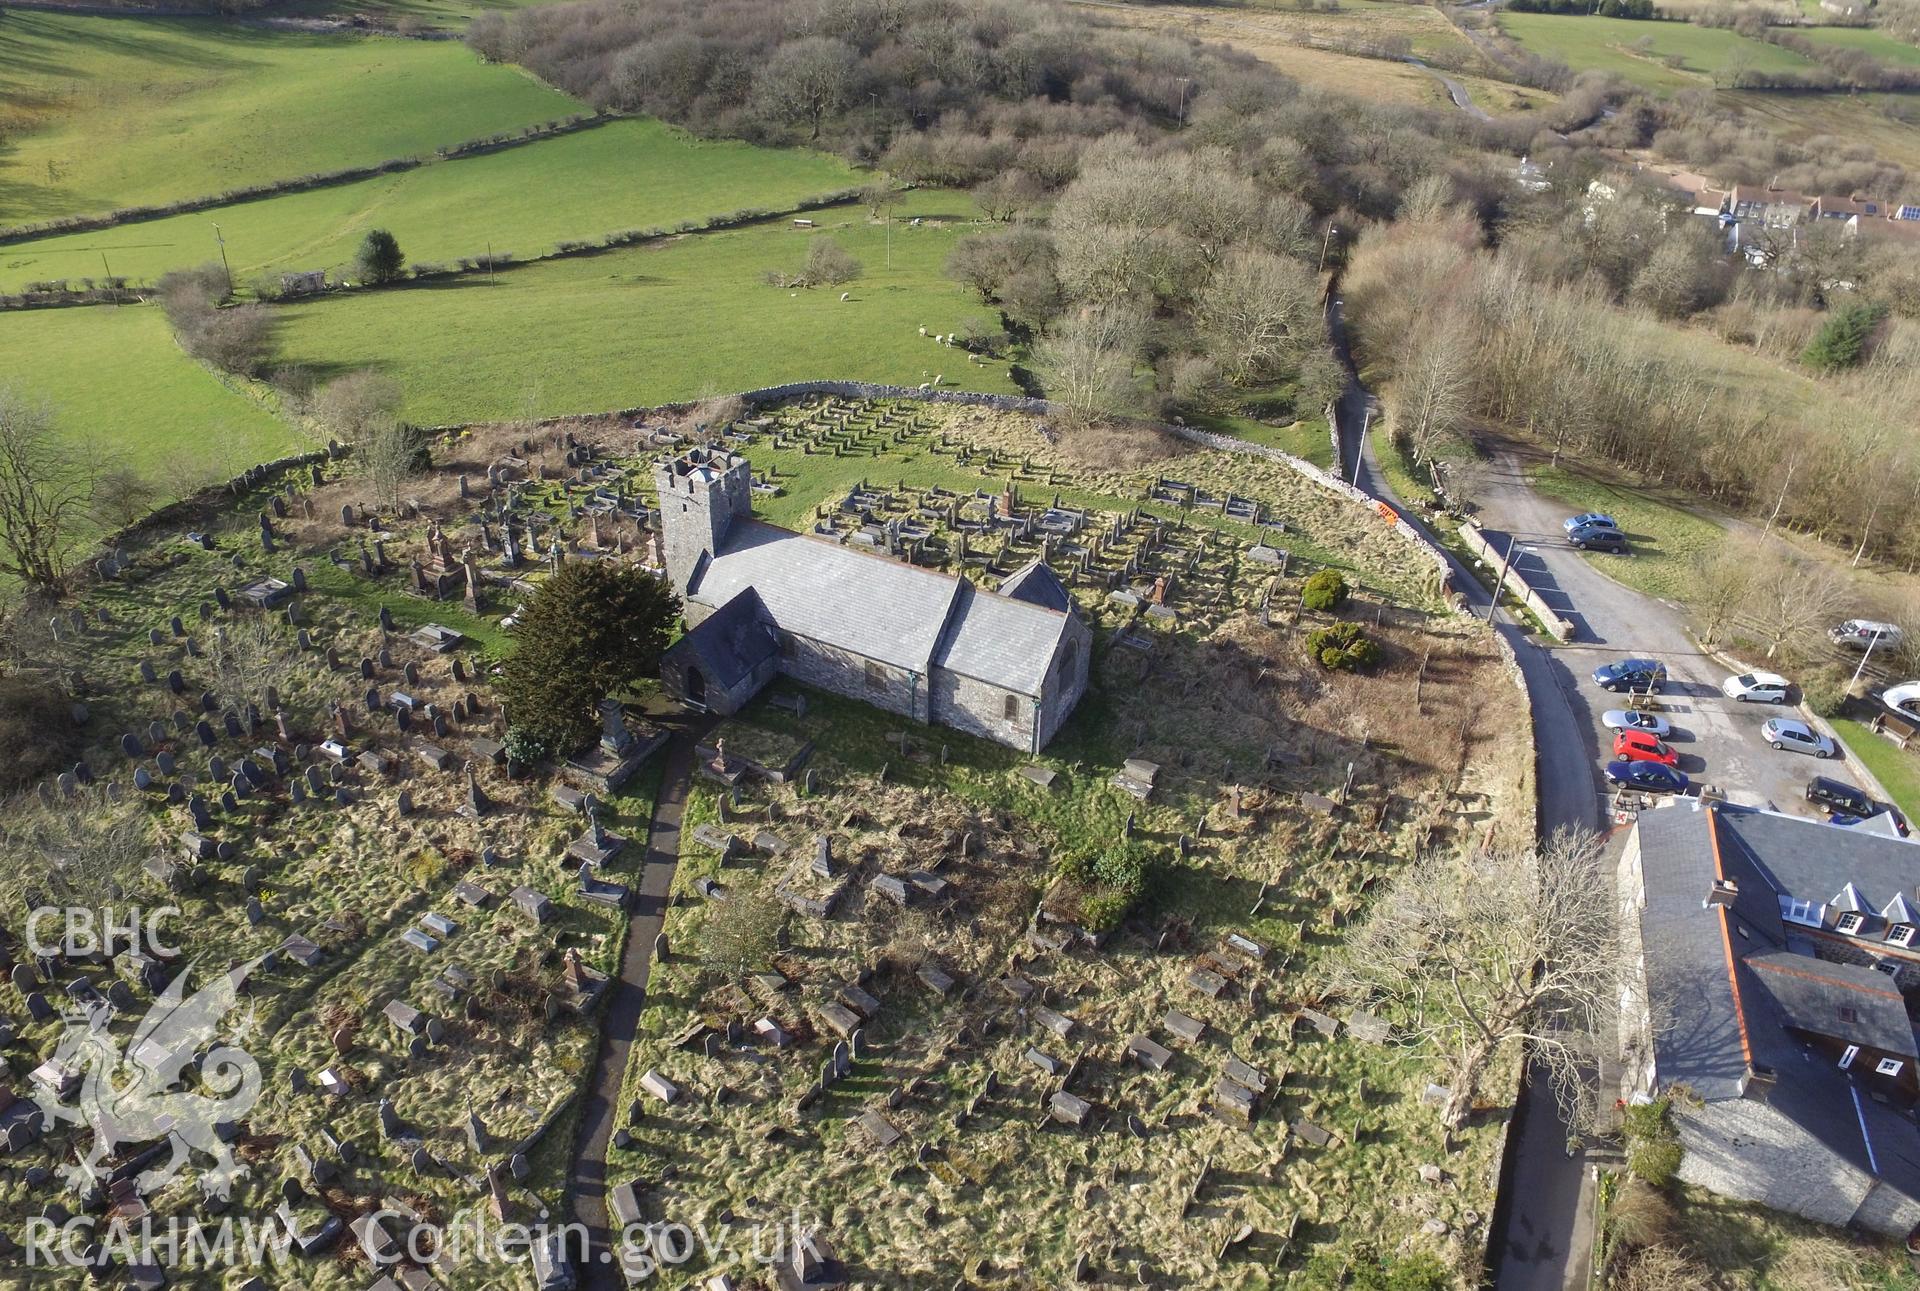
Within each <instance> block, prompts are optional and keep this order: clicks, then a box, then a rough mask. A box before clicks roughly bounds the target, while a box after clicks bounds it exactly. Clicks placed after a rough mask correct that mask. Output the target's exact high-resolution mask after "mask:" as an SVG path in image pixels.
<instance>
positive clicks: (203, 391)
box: [0, 306, 300, 496]
mask: <svg viewBox="0 0 1920 1291" xmlns="http://www.w3.org/2000/svg"><path fill="white" fill-rule="evenodd" d="M0 354H5V355H6V356H7V362H6V365H5V371H4V372H0V383H6V384H11V385H14V386H17V387H18V388H19V389H20V390H22V391H24V392H25V393H26V394H27V395H28V397H30V398H34V399H44V400H45V401H47V402H48V403H50V404H52V405H53V408H54V414H55V424H56V428H57V429H58V430H59V431H60V433H61V434H62V435H64V436H65V437H66V438H68V439H69V440H70V441H71V442H72V443H73V445H74V446H75V449H76V451H80V452H84V453H89V454H93V455H95V457H96V458H97V459H98V460H100V461H102V462H107V463H112V464H115V465H122V464H123V465H125V466H127V467H130V468H131V469H133V470H135V471H138V472H139V473H140V474H141V475H143V476H146V477H147V478H148V479H150V480H151V481H152V482H153V483H155V484H157V485H159V486H161V487H162V489H163V490H165V491H166V492H167V493H168V495H169V496H178V495H179V494H181V493H183V492H185V491H188V490H189V489H190V488H192V487H197V486H198V485H199V484H200V483H204V482H205V481H206V480H209V479H213V478H216V477H218V478H225V477H227V476H230V475H233V474H235V473H237V472H238V471H241V470H244V469H245V468H246V467H248V466H250V465H253V464H254V463H256V462H264V461H268V460H271V459H272V458H275V457H278V456H281V455H282V454H285V453H289V452H293V451H297V449H298V448H299V446H300V445H299V442H298V437H297V436H296V435H295V434H294V432H293V430H292V429H291V428H290V427H289V426H288V425H287V424H286V423H284V422H282V421H279V420H278V419H276V418H275V417H274V416H273V415H272V414H271V413H269V412H267V411H266V410H265V409H263V408H261V407H260V406H259V405H258V404H256V403H255V402H254V401H253V400H251V399H249V398H248V397H247V396H246V395H244V394H241V393H239V392H237V391H235V390H231V389H229V388H228V387H226V386H225V385H223V384H221V382H220V380H219V379H218V378H216V377H215V376H214V375H213V374H212V373H210V372H208V371H207V370H206V369H205V368H203V367H201V366H200V365H199V364H198V363H195V362H194V361H193V360H192V359H190V358H188V357H187V356H186V355H185V354H183V353H181V351H180V349H179V347H178V346H176V345H175V344H174V342H173V336H172V333H171V332H169V331H168V329H167V320H166V319H165V318H164V317H162V316H161V313H160V311H159V310H157V309H143V308H136V307H131V306H129V307H127V308H122V309H114V308H98V309H57V310H34V311H31V312H28V313H9V314H0Z"/></svg>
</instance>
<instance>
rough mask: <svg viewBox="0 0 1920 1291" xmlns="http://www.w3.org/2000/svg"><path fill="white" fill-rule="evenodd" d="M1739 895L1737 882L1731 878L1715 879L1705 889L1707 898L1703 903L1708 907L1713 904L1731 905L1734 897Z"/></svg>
mask: <svg viewBox="0 0 1920 1291" xmlns="http://www.w3.org/2000/svg"><path fill="white" fill-rule="evenodd" d="M1739 895H1740V885H1739V883H1737V882H1735V881H1734V880H1733V879H1715V880H1714V881H1713V886H1712V887H1711V888H1709V889H1708V890H1707V899H1706V901H1705V902H1704V904H1705V905H1706V906H1707V907H1709V908H1711V907H1713V906H1731V905H1732V904H1733V901H1734V898H1735V897H1737V896H1739Z"/></svg>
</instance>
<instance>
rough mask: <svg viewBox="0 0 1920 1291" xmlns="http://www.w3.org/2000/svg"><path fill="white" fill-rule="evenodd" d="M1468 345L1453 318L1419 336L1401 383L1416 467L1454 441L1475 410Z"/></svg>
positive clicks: (1401, 422)
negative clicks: (1452, 323) (1465, 421)
mask: <svg viewBox="0 0 1920 1291" xmlns="http://www.w3.org/2000/svg"><path fill="white" fill-rule="evenodd" d="M1467 344H1468V342H1467V339H1466V337H1465V336H1464V335H1462V334H1461V332H1460V331H1459V330H1458V329H1457V328H1456V327H1454V326H1452V325H1451V321H1450V320H1438V321H1436V323H1435V325H1434V326H1432V327H1430V328H1428V329H1427V330H1426V331H1424V332H1422V333H1421V334H1420V336H1419V337H1418V338H1417V340H1416V341H1415V343H1414V349H1413V353H1412V354H1411V355H1410V356H1409V357H1408V359H1407V361H1406V363H1405V365H1404V367H1403V368H1402V375H1401V376H1400V378H1399V379H1398V380H1397V381H1396V382H1395V387H1396V393H1397V394H1398V395H1399V400H1398V402H1399V405H1400V413H1401V415H1400V416H1399V418H1397V423H1398V426H1399V429H1400V430H1401V431H1402V433H1404V434H1405V435H1406V437H1407V445H1408V447H1409V448H1411V449H1412V450H1413V461H1414V465H1416V466H1418V465H1421V464H1422V463H1424V462H1426V461H1427V459H1428V458H1431V457H1432V456H1434V454H1435V453H1436V452H1438V451H1439V449H1440V446H1441V445H1442V444H1444V443H1445V442H1446V441H1447V440H1448V439H1450V438H1452V437H1453V435H1454V434H1455V432H1456V431H1458V429H1459V428H1460V424H1461V423H1462V422H1463V421H1464V420H1465V419H1466V416H1467V413H1468V411H1469V409H1470V408H1471V407H1472V399H1471V393H1472V387H1473V371H1472V366H1471V363H1470V361H1469V358H1468V355H1467Z"/></svg>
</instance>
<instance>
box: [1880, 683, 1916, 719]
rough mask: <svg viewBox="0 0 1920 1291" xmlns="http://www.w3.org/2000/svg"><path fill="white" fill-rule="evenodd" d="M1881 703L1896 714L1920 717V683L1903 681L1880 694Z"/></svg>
mask: <svg viewBox="0 0 1920 1291" xmlns="http://www.w3.org/2000/svg"><path fill="white" fill-rule="evenodd" d="M1880 702H1881V703H1883V704H1885V705H1886V706H1887V707H1888V708H1891V709H1892V710H1893V711H1894V712H1896V713H1905V714H1906V715H1907V716H1908V717H1920V681H1903V682H1901V683H1900V684H1899V685H1898V686H1888V687H1887V688H1886V689H1885V690H1883V691H1881V692H1880Z"/></svg>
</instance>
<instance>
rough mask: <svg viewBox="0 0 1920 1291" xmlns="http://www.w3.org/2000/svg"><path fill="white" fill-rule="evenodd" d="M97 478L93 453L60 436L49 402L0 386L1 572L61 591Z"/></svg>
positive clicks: (37, 587)
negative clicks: (76, 532) (76, 533)
mask: <svg viewBox="0 0 1920 1291" xmlns="http://www.w3.org/2000/svg"><path fill="white" fill-rule="evenodd" d="M97 476H98V468H97V467H96V466H95V464H94V460H93V458H92V456H91V454H89V453H88V452H87V451H86V450H85V449H84V448H79V447H76V446H73V445H64V444H61V443H60V442H59V441H58V440H56V439H55V437H54V433H53V413H52V410H51V409H49V408H48V407H47V405H45V404H43V403H37V402H34V401H32V400H29V399H28V398H27V397H26V396H25V395H24V394H22V393H20V392H19V391H18V390H15V389H13V388H12V387H10V386H0V574H8V575H11V576H12V577H14V578H17V579H19V580H20V581H21V582H22V583H24V584H26V585H27V586H28V587H29V588H31V589H33V590H35V591H41V592H50V591H54V590H57V589H58V588H59V586H60V584H61V581H62V580H63V579H64V578H65V577H66V572H67V551H68V547H69V546H70V544H71V541H72V538H73V526H74V525H75V524H76V523H78V522H79V521H80V520H81V519H82V518H83V517H84V516H85V515H86V512H87V508H88V506H89V505H90V504H91V502H92V500H93V488H94V483H95V481H96V479H97Z"/></svg>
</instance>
